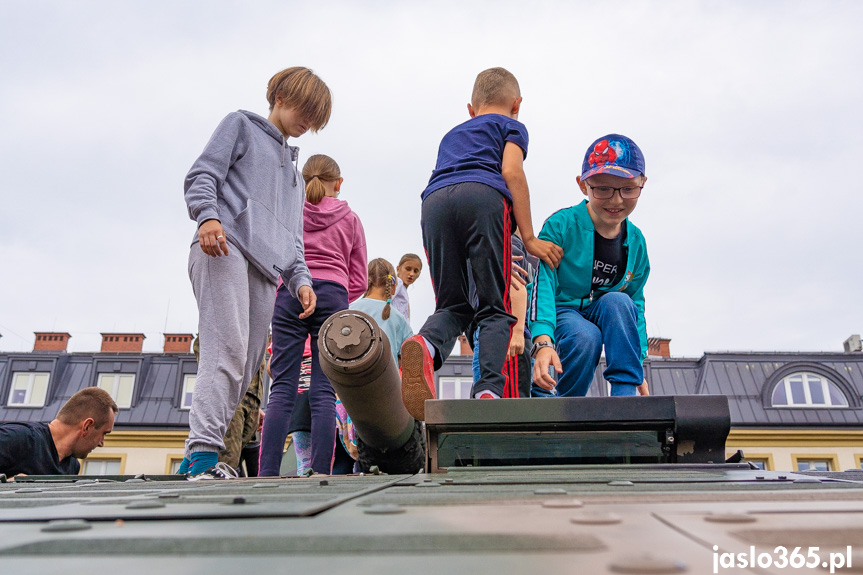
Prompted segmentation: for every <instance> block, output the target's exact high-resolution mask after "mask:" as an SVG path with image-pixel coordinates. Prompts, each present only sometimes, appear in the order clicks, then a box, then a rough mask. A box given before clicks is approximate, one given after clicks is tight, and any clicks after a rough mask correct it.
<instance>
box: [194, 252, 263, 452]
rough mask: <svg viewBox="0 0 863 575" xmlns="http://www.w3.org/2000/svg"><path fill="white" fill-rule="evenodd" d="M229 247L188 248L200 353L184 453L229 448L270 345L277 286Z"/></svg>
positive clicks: (216, 450) (240, 254)
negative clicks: (217, 252)
mask: <svg viewBox="0 0 863 575" xmlns="http://www.w3.org/2000/svg"><path fill="white" fill-rule="evenodd" d="M228 251H229V252H230V254H229V255H227V256H224V255H223V256H221V257H218V258H214V257H212V256H208V255H207V254H205V253H204V252H203V251H201V247H200V245H199V244H198V243H197V242H196V243H194V244H192V248H191V251H190V253H189V278H190V279H191V280H192V289H193V290H194V292H195V299H197V300H198V333H199V334H200V346H201V355H200V360H199V362H198V377H197V379H196V381H195V391H194V393H193V395H192V409H191V411H190V412H189V439H188V440H187V441H186V457H188V456H189V454H191V453H193V452H198V451H213V452H218V451H221V450H223V449H225V444H224V442H223V438H224V436H225V431H226V430H227V428H228V424H229V423H230V421H231V418H232V417H233V415H234V411H235V410H236V409H237V406H238V405H239V404H240V400H241V399H242V398H243V394H245V393H246V389H248V387H249V383H250V382H251V381H252V376H253V375H254V374H255V372H256V371H257V370H258V368H259V367H260V366H261V361H262V360H263V358H264V352H265V351H266V347H267V330H268V328H269V326H270V320H271V319H272V317H273V305H274V304H275V300H276V286H275V284H274V283H273V282H272V281H271V280H270V279H269V278H267V277H266V276H264V275H263V274H262V273H261V272H260V271H259V270H258V269H257V268H256V267H255V266H254V265H252V264H250V263H249V262H248V261H247V260H246V258H245V257H243V254H242V253H240V250H239V249H237V246H235V245H234V244H232V243H230V242H228Z"/></svg>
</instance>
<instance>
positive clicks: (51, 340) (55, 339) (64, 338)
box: [33, 331, 72, 351]
mask: <svg viewBox="0 0 863 575" xmlns="http://www.w3.org/2000/svg"><path fill="white" fill-rule="evenodd" d="M33 333H34V334H35V335H36V341H35V342H34V343H33V351H66V346H67V345H68V344H69V338H70V337H72V336H71V335H69V334H68V333H61V332H57V331H36V332H33Z"/></svg>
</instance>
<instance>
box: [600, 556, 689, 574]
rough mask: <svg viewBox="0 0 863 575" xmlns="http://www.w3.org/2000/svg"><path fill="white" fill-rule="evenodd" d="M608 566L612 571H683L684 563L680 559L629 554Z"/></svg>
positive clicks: (640, 572) (655, 572)
mask: <svg viewBox="0 0 863 575" xmlns="http://www.w3.org/2000/svg"><path fill="white" fill-rule="evenodd" d="M608 568H609V569H610V570H611V571H612V572H614V573H639V574H643V573H653V574H656V575H661V574H663V573H684V572H686V571H687V567H686V565H685V564H684V563H683V562H682V561H677V560H674V559H664V558H661V557H654V556H652V555H647V554H645V555H630V556H625V557H621V558H620V559H616V560H614V561H612V562H611V563H610V564H609V565H608Z"/></svg>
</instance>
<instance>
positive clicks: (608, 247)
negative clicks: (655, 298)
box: [590, 225, 626, 290]
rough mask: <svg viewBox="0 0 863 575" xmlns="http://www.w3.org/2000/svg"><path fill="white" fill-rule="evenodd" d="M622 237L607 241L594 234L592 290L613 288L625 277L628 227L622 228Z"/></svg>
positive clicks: (597, 233)
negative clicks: (625, 245) (625, 243)
mask: <svg viewBox="0 0 863 575" xmlns="http://www.w3.org/2000/svg"><path fill="white" fill-rule="evenodd" d="M621 227H622V231H621V232H620V235H618V236H617V237H616V238H613V239H610V240H609V239H606V238H604V237H602V236H601V235H599V232H596V231H594V232H593V279H592V280H591V286H590V289H591V290H595V289H599V288H604V287H608V286H613V285H615V284H616V283H617V282H619V281H620V280H621V278H622V277H623V271H624V268H625V267H626V253H625V250H624V249H623V243H624V241H626V226H625V225H624V226H621Z"/></svg>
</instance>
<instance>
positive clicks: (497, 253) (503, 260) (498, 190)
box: [401, 68, 563, 420]
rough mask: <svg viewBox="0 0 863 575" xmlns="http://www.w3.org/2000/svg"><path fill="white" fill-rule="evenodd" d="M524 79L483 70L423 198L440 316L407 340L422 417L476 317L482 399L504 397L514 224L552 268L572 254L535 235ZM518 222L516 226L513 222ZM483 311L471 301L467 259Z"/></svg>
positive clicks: (406, 359)
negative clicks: (439, 374) (437, 376)
mask: <svg viewBox="0 0 863 575" xmlns="http://www.w3.org/2000/svg"><path fill="white" fill-rule="evenodd" d="M521 101H522V98H521V91H520V89H519V86H518V81H517V80H516V79H515V76H513V75H512V74H511V73H509V72H508V71H506V70H504V69H503V68H491V69H489V70H485V71H484V72H481V73H480V74H479V75H478V76H477V78H476V82H475V83H474V88H473V93H472V95H471V103H470V104H468V106H467V108H468V113H469V114H470V117H471V119H470V120H468V121H467V122H465V123H463V124H460V125H458V126H456V127H455V128H453V129H452V130H450V131H449V133H447V134H446V135H445V136H444V138H443V140H442V141H441V144H440V148H439V150H438V159H437V164H436V166H435V169H434V171H433V172H432V175H431V179H430V180H429V183H428V186H427V187H426V189H425V190H424V191H423V192H422V200H423V205H422V220H421V223H422V233H423V246H424V247H425V250H426V254H427V257H428V261H429V269H430V273H431V280H432V287H433V288H434V290H435V299H436V307H435V312H434V314H432V315H431V316H430V317H429V318H428V320H426V323H425V325H423V327H422V328H421V329H420V332H419V334H418V335H415V336H413V337H411V338H409V339H408V340H406V341H405V342H404V343H403V344H402V349H401V357H402V399H403V400H404V403H405V406H406V407H407V409H408V411H409V412H410V414H411V415H413V416H414V418H416V419H419V420H424V419H425V400H427V399H434V397H435V394H434V389H435V387H434V371H435V370H436V369H439V368H440V366H441V365H442V364H443V362H444V360H446V358H447V356H448V355H449V352H450V351H451V349H452V346H453V344H454V342H455V339H456V338H457V337H458V335H459V334H461V333H462V332H463V331H464V330H465V329H466V328H467V327H468V325H469V324H470V323H471V320H475V322H476V324H477V326H478V327H479V330H480V332H479V333H480V343H481V345H480V355H479V363H480V372H481V377H480V379H479V381H478V382H477V383H476V384H475V385H474V397H479V396H480V395H482V394H484V393H486V392H487V393H486V395H487V396H491V397H495V396H496V397H501V395H502V394H503V391H504V384H505V383H506V378H505V377H504V375H503V373H502V370H503V366H504V361H505V360H506V356H507V351H508V348H509V340H510V333H511V330H512V325H513V324H514V323H515V317H514V316H513V315H512V313H511V308H510V299H509V285H510V267H511V265H510V262H511V259H512V242H511V241H510V236H511V235H512V232H513V230H514V225H513V224H514V223H515V224H517V225H518V228H519V230H521V234H522V239H523V240H524V244H525V247H526V249H527V251H529V252H530V253H532V254H534V255H536V256H537V257H539V258H542V259H543V260H544V261H545V262H546V264H547V265H548V266H550V267H551V268H552V269H553V268H554V267H555V266H556V265H557V263H558V262H559V261H560V258H561V257H562V255H563V251H562V250H561V249H560V248H559V247H558V246H556V245H553V244H552V243H550V242H547V241H543V240H540V239H538V238H537V237H536V236H534V233H533V224H532V223H531V217H530V195H529V192H528V187H527V179H526V178H525V175H524V170H523V167H522V163H523V162H524V158H525V156H526V155H527V143H528V135H527V129H526V128H525V127H524V124H522V123H521V122H519V121H518V112H519V108H520V106H521ZM513 218H514V219H515V222H513ZM468 261H470V264H471V268H472V271H473V277H474V280H475V281H476V287H477V294H478V295H479V306H478V308H477V309H476V314H475V315H476V317H475V318H474V308H473V306H471V302H470V299H469V297H468V279H467V278H468V271H467V262H468Z"/></svg>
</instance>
